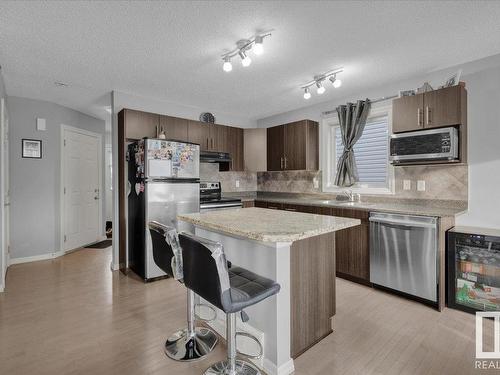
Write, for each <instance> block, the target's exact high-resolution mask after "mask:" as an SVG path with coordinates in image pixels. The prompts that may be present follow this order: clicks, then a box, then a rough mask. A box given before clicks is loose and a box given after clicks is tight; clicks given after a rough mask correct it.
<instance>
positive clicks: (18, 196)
mask: <svg viewBox="0 0 500 375" xmlns="http://www.w3.org/2000/svg"><path fill="white" fill-rule="evenodd" d="M8 100H9V116H10V186H11V217H10V219H11V220H10V235H11V237H10V241H11V259H15V258H24V257H32V256H37V255H43V254H50V253H53V252H56V251H59V250H60V248H59V247H60V243H59V239H60V227H59V225H60V224H59V220H60V202H59V201H60V169H61V168H60V162H61V157H60V155H61V150H60V142H61V125H62V124H64V125H69V126H73V127H76V128H81V129H85V130H88V131H92V132H96V133H100V134H102V135H103V142H102V147H103V149H102V155H103V156H104V143H105V142H104V135H105V122H104V121H103V120H98V119H95V118H93V117H90V116H87V115H85V114H83V113H80V112H77V111H74V110H72V109H69V108H66V107H62V106H60V105H57V104H54V103H50V102H45V101H40V100H33V99H27V98H19V97H11V96H9V98H8ZM37 117H39V118H44V119H46V124H47V130H46V131H37V130H36V118H37ZM22 138H32V139H41V140H42V153H43V158H42V159H41V160H40V159H23V158H21V139H22ZM104 172H105V168H104V163H103V168H102V173H103V175H102V179H101V181H104V180H105V176H104ZM101 196H102V197H103V199H105V195H101ZM105 204H106V203H105V202H103V206H104V207H105ZM103 211H104V210H103ZM102 223H103V233H104V223H105V220H104V212H103V221H102Z"/></svg>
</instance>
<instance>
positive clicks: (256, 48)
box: [252, 35, 264, 55]
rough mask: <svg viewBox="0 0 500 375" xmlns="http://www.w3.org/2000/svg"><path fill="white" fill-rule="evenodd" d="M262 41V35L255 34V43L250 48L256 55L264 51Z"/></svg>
mask: <svg viewBox="0 0 500 375" xmlns="http://www.w3.org/2000/svg"><path fill="white" fill-rule="evenodd" d="M263 43H264V37H263V36H261V35H257V36H256V37H255V43H254V45H253V48H252V51H253V52H254V53H255V54H256V55H262V53H263V52H264V46H263Z"/></svg>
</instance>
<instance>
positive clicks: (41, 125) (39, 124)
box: [36, 118, 47, 131]
mask: <svg viewBox="0 0 500 375" xmlns="http://www.w3.org/2000/svg"><path fill="white" fill-rule="evenodd" d="M36 130H39V131H44V130H47V127H46V125H45V119H44V118H37V119H36Z"/></svg>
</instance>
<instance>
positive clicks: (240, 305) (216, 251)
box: [179, 233, 280, 375]
mask: <svg viewBox="0 0 500 375" xmlns="http://www.w3.org/2000/svg"><path fill="white" fill-rule="evenodd" d="M179 241H180V245H181V248H182V258H183V261H184V283H185V284H186V286H187V287H188V288H189V289H192V290H193V291H194V292H195V293H196V294H198V295H199V296H201V297H202V298H204V299H205V300H207V301H208V302H210V303H211V304H212V305H214V306H216V307H218V308H219V309H221V310H222V311H224V312H225V313H226V339H227V359H226V360H225V361H221V362H218V363H215V364H213V365H212V366H211V367H210V368H208V369H207V370H206V371H205V375H215V374H220V375H222V374H224V375H240V374H241V375H242V374H245V375H260V374H261V372H260V371H259V370H258V369H257V368H256V367H255V366H254V365H253V364H251V363H250V362H248V361H244V360H241V359H236V352H237V350H236V335H237V333H236V313H241V316H242V319H243V321H247V320H248V316H247V315H246V314H245V313H244V311H243V309H244V308H246V307H248V306H252V305H255V304H256V303H258V302H260V301H262V300H264V299H266V298H267V297H270V296H273V295H275V294H277V293H278V292H279V290H280V285H279V284H277V283H276V282H275V281H273V280H269V279H267V278H265V277H262V276H259V275H257V274H255V273H253V272H250V271H248V270H245V269H243V268H241V267H235V266H234V265H232V267H231V268H230V269H228V267H227V262H226V257H225V255H224V248H223V246H222V244H220V243H219V242H214V241H210V240H207V239H204V238H200V237H197V236H194V235H190V234H186V233H180V234H179ZM245 335H246V336H249V335H248V334H245ZM249 337H251V336H249ZM254 339H255V338H254ZM255 340H256V341H257V339H255ZM257 342H258V341H257ZM258 343H259V342H258ZM259 345H260V343H259ZM261 348H262V347H261ZM240 354H243V353H240ZM254 358H255V357H254Z"/></svg>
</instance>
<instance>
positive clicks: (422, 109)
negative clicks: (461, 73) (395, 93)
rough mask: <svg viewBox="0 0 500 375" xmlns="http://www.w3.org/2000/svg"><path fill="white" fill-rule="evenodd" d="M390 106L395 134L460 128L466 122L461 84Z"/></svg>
mask: <svg viewBox="0 0 500 375" xmlns="http://www.w3.org/2000/svg"><path fill="white" fill-rule="evenodd" d="M392 103H393V104H392V131H393V132H394V133H403V132H407V131H414V130H420V129H428V128H439V127H444V126H460V125H465V124H466V122H467V91H466V90H465V87H464V86H463V85H457V86H452V87H446V88H443V89H438V90H434V91H429V92H426V93H424V94H418V95H415V96H405V97H402V98H398V99H394V100H393V102H392Z"/></svg>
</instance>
